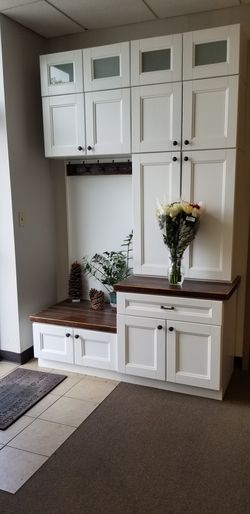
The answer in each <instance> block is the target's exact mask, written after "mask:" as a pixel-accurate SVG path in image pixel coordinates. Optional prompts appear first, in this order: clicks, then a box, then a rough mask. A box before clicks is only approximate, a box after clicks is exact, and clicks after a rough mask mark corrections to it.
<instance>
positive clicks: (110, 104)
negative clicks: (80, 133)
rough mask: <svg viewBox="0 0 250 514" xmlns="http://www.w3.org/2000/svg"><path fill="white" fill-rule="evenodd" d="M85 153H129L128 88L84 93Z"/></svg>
mask: <svg viewBox="0 0 250 514" xmlns="http://www.w3.org/2000/svg"><path fill="white" fill-rule="evenodd" d="M85 101H86V143H87V145H86V146H87V155H113V154H121V153H123V154H130V152H131V145H130V89H129V88H124V89H113V90H110V91H96V92H93V93H85Z"/></svg>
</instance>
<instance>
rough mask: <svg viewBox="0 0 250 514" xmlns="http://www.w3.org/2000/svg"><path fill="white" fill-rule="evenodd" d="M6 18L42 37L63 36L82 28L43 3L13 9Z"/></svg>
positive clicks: (6, 12) (6, 13)
mask: <svg viewBox="0 0 250 514" xmlns="http://www.w3.org/2000/svg"><path fill="white" fill-rule="evenodd" d="M4 14H5V15H6V16H8V17H9V18H11V19H12V20H15V21H17V22H18V23H20V24H21V25H24V26H25V27H27V28H29V29H31V30H33V31H34V32H37V34H40V35H41V36H44V37H47V38H48V37H56V36H64V35H66V34H73V33H76V32H81V30H83V28H81V27H80V25H78V24H77V23H74V22H73V21H71V20H69V18H67V16H64V15H63V14H62V13H61V12H59V11H57V9H55V8H54V7H53V6H51V5H49V4H47V3H46V2H44V1H38V2H35V3H32V4H27V5H22V6H20V7H13V8H12V9H8V10H7V11H5V12H4Z"/></svg>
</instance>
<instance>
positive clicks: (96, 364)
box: [74, 329, 116, 369]
mask: <svg viewBox="0 0 250 514" xmlns="http://www.w3.org/2000/svg"><path fill="white" fill-rule="evenodd" d="M74 342H75V343H74V344H75V364H80V365H81V366H90V367H92V368H100V369H116V334H108V333H105V332H96V331H94V330H82V329H75V330H74Z"/></svg>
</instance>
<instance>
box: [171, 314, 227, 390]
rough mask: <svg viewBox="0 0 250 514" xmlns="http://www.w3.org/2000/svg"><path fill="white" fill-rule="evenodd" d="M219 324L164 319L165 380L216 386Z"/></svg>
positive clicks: (219, 354)
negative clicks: (165, 336) (165, 347)
mask: <svg viewBox="0 0 250 514" xmlns="http://www.w3.org/2000/svg"><path fill="white" fill-rule="evenodd" d="M220 362H221V327H219V326H212V325H203V324H202V323H186V322H181V321H168V322H167V381H169V382H175V383H176V384H184V385H190V386H196V387H204V388H206V389H215V390H217V391H219V389H220Z"/></svg>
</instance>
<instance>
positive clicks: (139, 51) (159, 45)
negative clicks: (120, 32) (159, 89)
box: [131, 34, 182, 86]
mask: <svg viewBox="0 0 250 514" xmlns="http://www.w3.org/2000/svg"><path fill="white" fill-rule="evenodd" d="M181 68H182V34H174V35H170V36H161V37H153V38H148V39H138V40H136V41H132V42H131V84H132V86H141V85H144V84H159V83H161V82H175V81H179V80H181V78H182V69H181Z"/></svg>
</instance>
